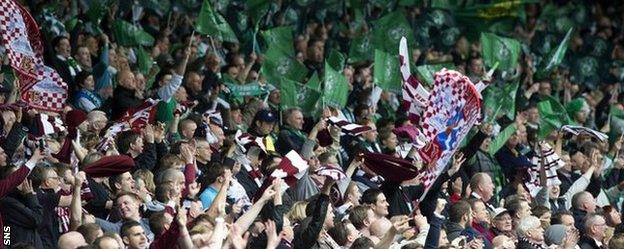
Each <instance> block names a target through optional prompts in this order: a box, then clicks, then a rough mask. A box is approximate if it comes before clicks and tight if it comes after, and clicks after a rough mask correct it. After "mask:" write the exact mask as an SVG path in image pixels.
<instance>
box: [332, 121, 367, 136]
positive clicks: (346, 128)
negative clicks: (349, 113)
mask: <svg viewBox="0 0 624 249" xmlns="http://www.w3.org/2000/svg"><path fill="white" fill-rule="evenodd" d="M327 122H328V123H329V124H331V125H334V126H336V127H339V128H340V129H341V130H342V132H343V133H345V134H348V135H351V136H354V137H355V136H359V135H361V134H362V133H364V132H367V131H370V130H373V128H371V127H369V126H364V125H358V124H354V123H351V122H349V121H347V120H345V119H341V118H338V117H329V118H328V119H327Z"/></svg>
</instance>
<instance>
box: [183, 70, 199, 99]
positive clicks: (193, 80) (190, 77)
mask: <svg viewBox="0 0 624 249" xmlns="http://www.w3.org/2000/svg"><path fill="white" fill-rule="evenodd" d="M184 79H185V86H186V88H187V89H188V90H189V91H190V92H191V94H199V93H201V92H202V78H201V76H200V75H199V74H198V73H197V72H195V71H190V72H188V73H186V77H184Z"/></svg>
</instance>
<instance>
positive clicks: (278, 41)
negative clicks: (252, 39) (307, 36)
mask: <svg viewBox="0 0 624 249" xmlns="http://www.w3.org/2000/svg"><path fill="white" fill-rule="evenodd" d="M260 35H261V36H262V39H264V42H265V43H266V44H267V45H268V46H269V47H270V48H277V49H279V50H280V51H282V52H284V53H285V54H288V55H291V56H294V55H295V49H294V48H293V44H294V42H293V27H292V26H283V27H277V28H272V29H269V30H265V31H262V32H260Z"/></svg>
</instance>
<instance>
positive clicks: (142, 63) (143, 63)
mask: <svg viewBox="0 0 624 249" xmlns="http://www.w3.org/2000/svg"><path fill="white" fill-rule="evenodd" d="M136 56H137V66H138V68H139V71H140V72H141V73H142V74H144V75H147V74H148V73H149V70H150V69H151V68H152V65H153V64H154V61H153V60H152V57H150V55H149V53H147V51H145V49H143V47H141V46H139V47H138V48H137V54H136Z"/></svg>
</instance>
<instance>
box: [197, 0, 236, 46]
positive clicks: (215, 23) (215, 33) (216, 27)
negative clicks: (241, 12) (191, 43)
mask: <svg viewBox="0 0 624 249" xmlns="http://www.w3.org/2000/svg"><path fill="white" fill-rule="evenodd" d="M195 30H197V32H199V33H201V34H204V35H209V36H212V37H213V38H215V39H217V40H220V41H227V42H235V43H238V38H236V34H235V33H234V31H233V30H232V27H230V24H228V22H227V21H225V18H223V16H222V15H221V14H219V13H217V12H216V11H213V10H212V7H211V6H210V1H208V0H204V3H203V4H202V7H201V10H200V11H199V16H198V17H197V23H195Z"/></svg>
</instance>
